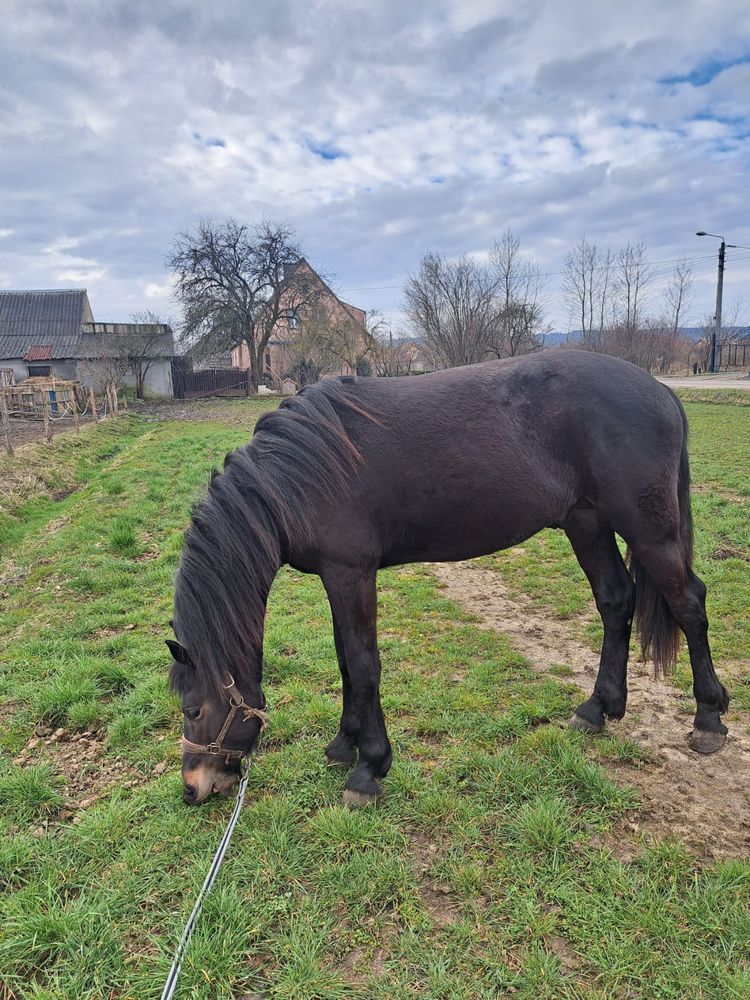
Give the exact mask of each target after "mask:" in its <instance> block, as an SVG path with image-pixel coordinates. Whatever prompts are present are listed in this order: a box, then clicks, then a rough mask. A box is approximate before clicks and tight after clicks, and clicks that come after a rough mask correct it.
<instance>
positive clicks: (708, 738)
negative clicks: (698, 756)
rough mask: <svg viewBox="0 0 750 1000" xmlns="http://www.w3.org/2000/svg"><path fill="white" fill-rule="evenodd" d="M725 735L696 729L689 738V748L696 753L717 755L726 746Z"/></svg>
mask: <svg viewBox="0 0 750 1000" xmlns="http://www.w3.org/2000/svg"><path fill="white" fill-rule="evenodd" d="M725 740H726V736H725V735H724V733H712V732H709V731H708V730H707V729H694V730H693V731H692V733H691V734H690V735H689V736H688V746H689V747H690V749H691V750H695V752H696V753H716V751H717V750H721V748H722V747H723V746H724V741H725Z"/></svg>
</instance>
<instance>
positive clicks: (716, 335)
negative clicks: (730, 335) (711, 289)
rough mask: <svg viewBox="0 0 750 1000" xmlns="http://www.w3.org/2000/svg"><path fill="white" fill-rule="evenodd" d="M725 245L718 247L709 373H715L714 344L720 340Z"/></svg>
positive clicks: (722, 243) (722, 242)
mask: <svg viewBox="0 0 750 1000" xmlns="http://www.w3.org/2000/svg"><path fill="white" fill-rule="evenodd" d="M726 249H727V245H726V243H725V242H724V240H722V241H721V245H720V246H719V276H718V278H717V280H716V317H715V318H716V322H715V323H714V332H713V333H712V334H711V371H712V372H715V371H716V342H717V341H720V340H721V297H722V295H723V293H724V255H725V253H726Z"/></svg>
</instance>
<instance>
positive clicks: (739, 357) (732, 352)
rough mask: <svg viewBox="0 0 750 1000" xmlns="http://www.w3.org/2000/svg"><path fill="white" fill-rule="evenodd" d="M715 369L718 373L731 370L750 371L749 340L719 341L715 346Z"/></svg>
mask: <svg viewBox="0 0 750 1000" xmlns="http://www.w3.org/2000/svg"><path fill="white" fill-rule="evenodd" d="M716 368H717V369H718V370H719V371H721V370H722V369H728V370H731V369H733V368H739V369H743V368H745V369H750V339H748V340H736V341H731V340H722V341H719V343H718V344H717V345H716Z"/></svg>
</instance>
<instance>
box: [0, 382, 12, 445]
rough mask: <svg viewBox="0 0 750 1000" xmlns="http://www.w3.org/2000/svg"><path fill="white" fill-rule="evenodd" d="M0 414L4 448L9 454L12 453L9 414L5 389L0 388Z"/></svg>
mask: <svg viewBox="0 0 750 1000" xmlns="http://www.w3.org/2000/svg"><path fill="white" fill-rule="evenodd" d="M0 414H2V421H3V434H4V435H5V450H6V451H7V452H8V454H9V455H12V454H13V442H12V441H11V437H10V414H9V413H8V397H7V396H6V395H5V391H4V390H3V389H2V388H0Z"/></svg>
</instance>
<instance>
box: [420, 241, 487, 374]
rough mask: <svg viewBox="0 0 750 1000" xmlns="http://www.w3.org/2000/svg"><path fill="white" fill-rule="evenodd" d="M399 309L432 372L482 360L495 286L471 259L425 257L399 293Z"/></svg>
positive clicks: (485, 351)
mask: <svg viewBox="0 0 750 1000" xmlns="http://www.w3.org/2000/svg"><path fill="white" fill-rule="evenodd" d="M404 296H405V310H406V314H407V316H408V317H409V320H410V322H411V325H412V327H413V329H414V330H415V332H417V333H418V334H419V336H420V338H421V341H422V344H423V347H424V351H425V354H426V355H427V357H428V358H429V359H430V361H431V362H432V363H433V364H434V365H435V366H436V367H437V368H451V367H455V366H459V365H470V364H474V363H475V362H477V361H483V360H484V359H485V358H487V357H489V356H490V349H489V346H488V341H489V337H490V335H491V332H492V327H493V324H494V323H495V321H496V314H497V302H496V296H495V281H494V280H493V277H492V275H491V274H490V273H489V270H488V269H487V268H485V267H481V266H480V265H478V264H477V263H476V261H474V260H473V259H472V258H471V257H468V256H463V257H460V258H459V259H458V260H448V259H447V258H445V257H442V256H441V255H440V254H434V253H428V254H425V256H424V257H423V258H422V260H421V262H420V265H419V271H418V272H417V274H416V275H413V276H412V277H410V278H409V279H408V281H407V283H406V288H405V290H404Z"/></svg>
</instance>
